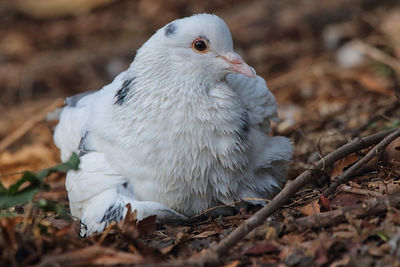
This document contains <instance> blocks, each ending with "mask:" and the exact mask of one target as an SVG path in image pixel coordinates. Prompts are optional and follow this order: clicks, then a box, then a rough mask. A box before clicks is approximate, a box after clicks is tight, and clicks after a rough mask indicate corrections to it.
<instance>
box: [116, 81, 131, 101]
mask: <svg viewBox="0 0 400 267" xmlns="http://www.w3.org/2000/svg"><path fill="white" fill-rule="evenodd" d="M134 81H135V77H133V78H132V79H128V80H125V81H124V82H123V83H122V86H121V88H120V89H119V90H118V91H117V93H116V94H115V97H116V98H117V100H115V103H114V104H118V105H122V104H124V103H125V101H126V98H127V97H128V94H129V92H130V90H131V89H132V85H133V83H134Z"/></svg>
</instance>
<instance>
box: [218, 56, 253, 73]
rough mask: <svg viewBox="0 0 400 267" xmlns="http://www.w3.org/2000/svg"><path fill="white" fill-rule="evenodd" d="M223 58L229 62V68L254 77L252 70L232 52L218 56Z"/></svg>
mask: <svg viewBox="0 0 400 267" xmlns="http://www.w3.org/2000/svg"><path fill="white" fill-rule="evenodd" d="M220 57H221V58H222V59H223V60H225V61H226V62H228V63H229V65H230V67H229V70H230V71H232V72H236V73H241V74H243V75H246V76H247V77H250V78H255V77H256V74H255V73H254V70H253V69H252V68H251V67H250V66H249V65H247V64H246V62H244V60H243V59H242V58H241V57H240V56H239V55H238V54H236V53H234V52H228V53H226V54H223V55H221V56H220Z"/></svg>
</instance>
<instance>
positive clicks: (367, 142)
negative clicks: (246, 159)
mask: <svg viewBox="0 0 400 267" xmlns="http://www.w3.org/2000/svg"><path fill="white" fill-rule="evenodd" d="M393 131H394V130H388V131H384V132H380V133H377V134H374V135H371V136H368V137H364V138H359V139H357V140H354V141H353V142H351V143H349V144H345V145H343V146H342V147H340V148H339V149H337V150H336V151H333V152H331V153H329V154H328V155H327V156H325V157H324V158H323V159H321V160H319V161H318V162H316V163H315V164H313V165H311V164H310V169H309V170H306V171H304V172H303V173H302V174H300V175H299V176H297V177H296V179H294V180H293V181H289V182H288V183H287V184H286V186H285V187H284V188H283V189H282V191H281V192H280V193H279V194H277V195H276V196H275V197H274V198H273V199H272V201H271V202H270V203H268V204H267V205H266V206H265V207H263V208H262V209H260V210H259V211H258V212H257V213H255V214H254V215H253V216H252V217H250V218H249V219H247V220H246V221H245V222H244V223H243V224H242V225H240V226H239V227H238V228H236V229H235V230H234V231H233V232H231V233H230V234H229V235H228V236H227V237H226V238H224V239H223V240H222V241H220V242H219V243H218V244H217V245H216V246H213V247H210V248H208V249H205V250H203V251H202V252H201V253H200V254H198V255H196V256H194V257H192V258H190V259H189V260H188V261H187V262H185V263H184V264H186V263H187V264H196V265H201V266H204V265H214V264H218V262H219V259H220V257H221V256H222V255H224V254H225V253H227V252H228V251H229V250H230V249H231V248H232V247H233V246H235V245H236V244H237V243H238V242H239V241H240V240H241V239H242V238H244V237H245V236H246V235H247V234H248V233H249V232H250V231H251V230H253V229H254V228H255V227H257V226H259V225H261V224H262V223H264V221H265V220H266V219H267V218H268V217H269V216H271V215H272V214H273V213H274V212H275V211H277V210H278V209H279V208H281V207H282V206H283V205H284V204H285V203H286V202H287V201H288V200H289V199H290V198H291V197H292V196H294V195H295V194H296V192H298V191H299V190H300V189H302V188H303V187H304V186H305V185H307V184H308V183H310V182H311V181H312V180H313V179H314V175H313V174H314V173H315V172H317V173H319V172H320V168H321V167H322V166H323V164H325V166H327V165H331V164H333V163H334V162H336V161H337V160H339V159H341V158H343V157H345V156H347V155H349V154H352V153H354V152H356V151H358V150H360V149H363V148H366V147H369V146H371V145H374V144H376V143H378V142H380V141H381V140H382V139H383V138H385V137H386V136H387V135H389V134H391V133H393ZM311 166H315V169H311ZM181 263H182V262H181Z"/></svg>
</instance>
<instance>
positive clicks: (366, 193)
mask: <svg viewBox="0 0 400 267" xmlns="http://www.w3.org/2000/svg"><path fill="white" fill-rule="evenodd" d="M339 189H340V191H342V192H346V193H351V194H357V195H363V196H371V197H383V195H382V193H379V192H376V191H371V190H367V189H362V188H353V187H351V186H348V185H344V184H342V186H341V187H339Z"/></svg>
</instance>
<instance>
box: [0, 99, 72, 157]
mask: <svg viewBox="0 0 400 267" xmlns="http://www.w3.org/2000/svg"><path fill="white" fill-rule="evenodd" d="M63 103H64V100H62V99H61V98H59V99H56V100H55V101H54V102H53V103H51V105H49V106H47V107H46V108H45V109H43V110H41V111H40V112H39V113H37V114H35V115H33V116H32V117H31V118H30V119H29V120H28V121H26V122H25V123H24V124H22V125H21V126H20V127H19V128H18V129H16V130H15V131H14V132H12V133H11V134H10V135H8V136H6V137H5V138H4V139H3V140H1V142H0V153H1V152H3V151H4V150H5V149H6V148H7V147H9V146H10V145H12V144H13V143H14V142H16V141H18V140H19V139H20V138H21V137H22V136H24V135H25V134H26V133H27V132H28V131H29V130H30V129H32V128H33V127H34V126H35V125H36V124H37V123H38V122H40V121H42V120H44V119H45V118H46V116H47V114H48V113H49V112H51V111H53V110H54V109H56V108H58V107H60V106H61V105H62V104H63Z"/></svg>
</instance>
